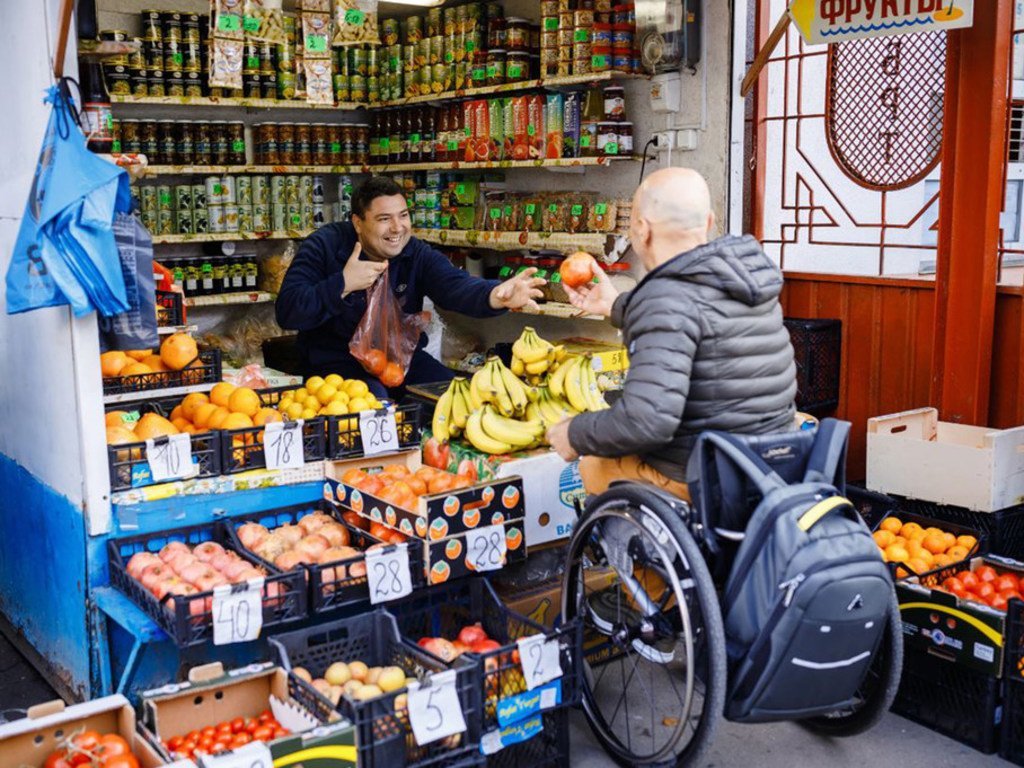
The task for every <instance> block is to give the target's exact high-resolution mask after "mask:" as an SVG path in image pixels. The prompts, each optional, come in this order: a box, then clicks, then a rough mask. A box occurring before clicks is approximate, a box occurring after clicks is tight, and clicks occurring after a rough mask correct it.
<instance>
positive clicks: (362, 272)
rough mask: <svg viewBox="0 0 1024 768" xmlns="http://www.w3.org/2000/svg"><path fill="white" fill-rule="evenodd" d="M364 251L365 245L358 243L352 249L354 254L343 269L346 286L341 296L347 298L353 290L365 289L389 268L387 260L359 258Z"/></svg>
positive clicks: (342, 274) (342, 273)
mask: <svg viewBox="0 0 1024 768" xmlns="http://www.w3.org/2000/svg"><path fill="white" fill-rule="evenodd" d="M362 252H363V246H362V245H360V244H359V243H356V247H355V248H353V249H352V255H351V256H349V257H348V261H347V262H345V268H344V269H343V270H342V271H341V276H342V279H344V281H345V287H344V288H343V289H342V292H341V297H342V298H345V297H346V296H348V295H349V294H350V293H352V292H353V291H365V290H366V289H367V288H369V287H370V286H371V285H373V284H374V282H375V281H376V280H377V278H378V277H380V274H381V272H383V271H384V270H385V269H387V268H388V263H387V262H386V261H367V260H363V259H360V258H359V255H360V254H361V253H362Z"/></svg>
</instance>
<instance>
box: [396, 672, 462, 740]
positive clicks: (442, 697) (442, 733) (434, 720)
mask: <svg viewBox="0 0 1024 768" xmlns="http://www.w3.org/2000/svg"><path fill="white" fill-rule="evenodd" d="M455 673H456V670H454V669H449V670H446V671H444V672H437V673H435V674H433V675H431V676H430V677H429V678H428V681H429V683H428V685H426V686H425V687H423V686H421V687H420V688H417V689H416V690H412V689H411V688H410V690H409V724H410V725H411V726H412V735H413V736H414V737H415V738H416V743H417V744H418V745H420V746H424V745H426V744H430V743H432V742H435V741H437V740H438V739H444V738H447V737H448V736H454V735H455V734H457V733H463V732H464V731H465V730H466V718H465V716H463V714H462V705H461V704H459V694H458V692H457V691H456V689H455Z"/></svg>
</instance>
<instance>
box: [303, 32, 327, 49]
mask: <svg viewBox="0 0 1024 768" xmlns="http://www.w3.org/2000/svg"><path fill="white" fill-rule="evenodd" d="M306 50H307V51H309V52H310V53H323V52H324V51H326V50H327V35H306Z"/></svg>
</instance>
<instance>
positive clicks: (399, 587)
mask: <svg viewBox="0 0 1024 768" xmlns="http://www.w3.org/2000/svg"><path fill="white" fill-rule="evenodd" d="M366 580H367V583H368V586H369V587H370V602H371V603H384V602H387V601H388V600H397V599H398V598H400V597H405V596H406V595H411V594H412V575H411V574H410V572H409V549H408V544H398V545H396V546H395V547H394V548H391V547H388V548H386V549H374V550H371V551H369V552H367V553H366Z"/></svg>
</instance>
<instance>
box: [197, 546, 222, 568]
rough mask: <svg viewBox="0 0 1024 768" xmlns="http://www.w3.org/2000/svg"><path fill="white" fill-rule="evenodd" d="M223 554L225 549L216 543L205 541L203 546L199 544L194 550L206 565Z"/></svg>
mask: <svg viewBox="0 0 1024 768" xmlns="http://www.w3.org/2000/svg"><path fill="white" fill-rule="evenodd" d="M223 552H224V547H222V546H221V545H220V544H218V543H217V542H215V541H204V542H203V543H202V544H197V545H196V548H195V549H194V550H193V554H194V555H195V556H196V557H198V558H199V559H200V560H202V561H203V562H204V563H209V562H210V561H211V560H213V558H214V557H215V556H216V555H219V554H222V553H223Z"/></svg>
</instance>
